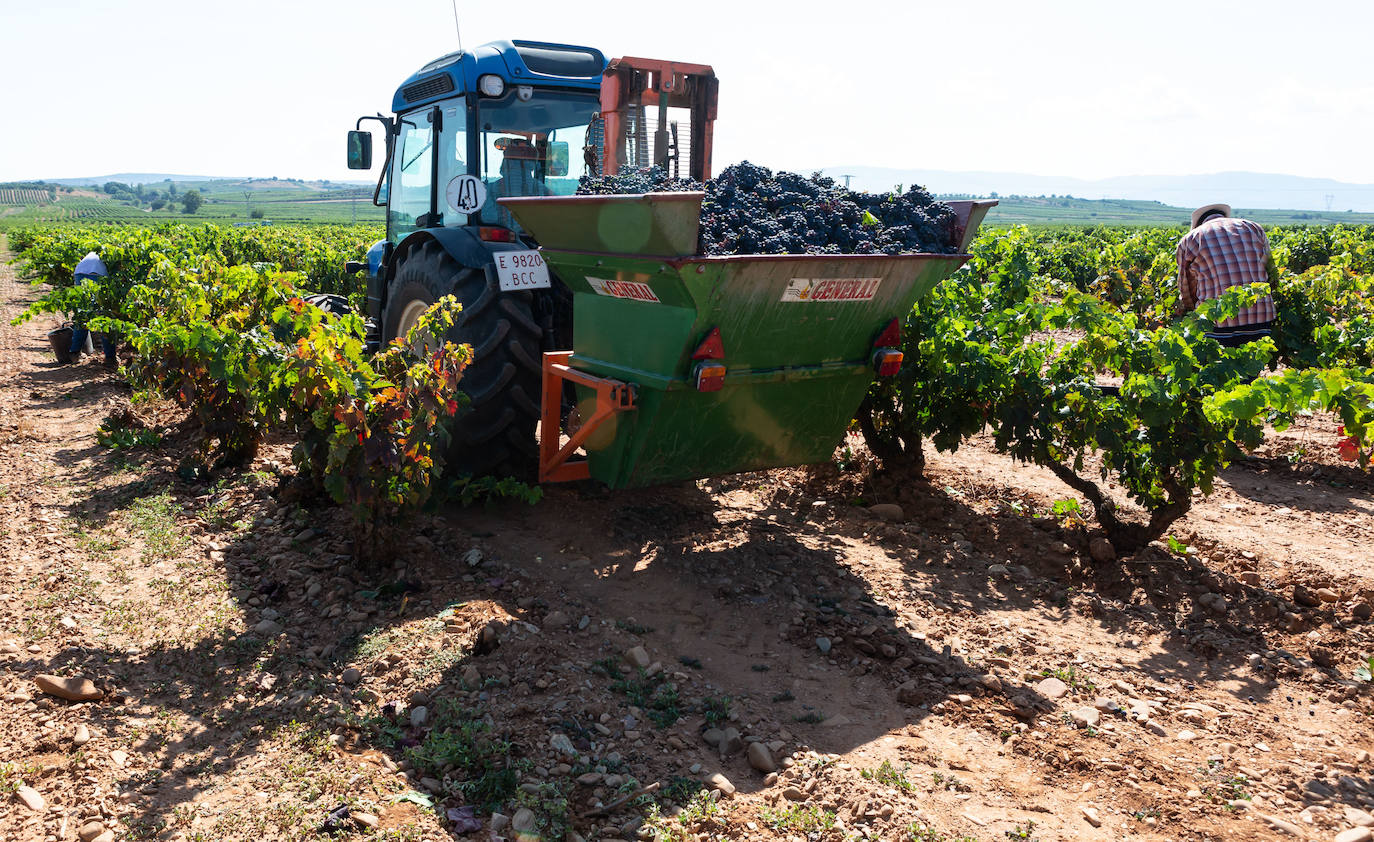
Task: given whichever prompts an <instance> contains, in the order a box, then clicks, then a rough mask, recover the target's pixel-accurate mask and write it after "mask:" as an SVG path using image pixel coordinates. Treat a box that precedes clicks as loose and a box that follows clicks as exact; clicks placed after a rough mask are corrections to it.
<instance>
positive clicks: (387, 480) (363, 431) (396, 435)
mask: <svg viewBox="0 0 1374 842" xmlns="http://www.w3.org/2000/svg"><path fill="white" fill-rule="evenodd" d="M459 309H460V308H459V305H458V303H457V301H456V300H455V299H454V298H453V297H452V296H447V297H445V298H443V299H440V300H439V301H438V302H437V303H436V304H435V305H434V306H433V307H431V308H430V310H429V311H428V312H427V313H426V314H425V315H423V316H422V317H421V318H420V319H419V321H417V323H416V325H415V326H414V327H413V328H412V329H411V331H410V333H409V334H408V335H407V336H406V337H405V338H404V340H403V341H398V342H393V343H392V344H391V345H390V346H388V347H387V348H386V349H385V350H384V351H382V352H381V353H379V354H376V355H374V356H372V357H371V358H370V359H369V358H365V357H364V355H363V343H362V339H363V337H362V330H361V324H360V323H359V320H358V319H357V318H356V317H346V318H344V319H331V318H328V317H326V316H325V314H324V313H323V312H322V311H320V310H318V309H316V308H314V307H311V306H309V305H307V304H305V303H304V302H302V301H300V300H293V301H291V302H289V303H288V304H286V305H283V306H279V307H278V308H277V309H276V310H275V311H274V313H273V316H272V319H273V322H274V323H275V324H276V326H277V327H278V328H280V329H282V330H285V331H287V332H288V333H295V335H297V336H298V337H299V338H298V339H297V340H296V347H295V350H294V352H292V353H290V354H288V355H287V356H286V358H285V359H284V360H283V361H282V362H281V364H280V365H279V366H278V367H277V368H276V370H275V372H274V373H273V375H272V377H271V383H272V386H273V391H275V390H280V391H281V393H283V394H284V395H286V396H287V398H288V404H289V407H290V411H291V417H292V419H293V420H294V421H295V423H296V425H297V428H298V429H299V430H300V432H301V440H300V442H299V443H298V444H297V445H296V446H295V448H294V449H293V450H292V460H293V461H294V462H295V463H296V465H297V467H298V468H299V469H300V471H301V473H302V475H304V476H309V477H312V478H313V479H314V481H315V482H316V483H317V485H318V487H320V488H322V489H323V490H325V491H326V492H327V493H328V494H329V496H330V497H331V498H333V499H334V501H335V502H337V503H340V504H343V505H346V506H348V507H349V509H350V511H352V513H353V515H354V524H355V528H356V533H357V534H356V536H355V541H354V551H355V553H357V554H359V555H360V556H365V557H372V556H373V555H374V554H375V552H376V550H377V548H378V543H379V541H380V539H381V537H382V536H383V535H384V534H385V527H387V526H389V525H393V524H395V523H396V522H397V521H398V520H399V518H400V516H401V514H402V513H403V512H405V511H407V510H411V509H415V508H418V507H420V506H422V505H424V504H425V503H426V502H427V501H428V500H429V499H430V497H431V496H432V495H433V493H434V490H435V480H436V479H437V478H438V476H439V475H440V473H441V472H442V469H443V464H444V456H443V454H444V452H445V450H446V448H447V445H448V441H449V433H448V429H447V428H446V427H445V426H444V422H445V421H446V420H447V419H448V418H451V417H452V416H453V415H454V414H455V413H456V412H457V411H458V409H459V405H460V403H459V399H460V398H462V394H461V393H460V392H459V391H458V381H459V379H460V378H461V377H462V372H463V369H464V367H466V365H467V363H468V359H469V355H470V353H471V349H470V348H468V347H467V346H455V345H453V344H452V343H449V342H444V343H442V344H438V343H434V341H433V339H432V337H433V336H435V335H443V334H444V333H446V332H447V331H448V329H449V328H450V327H452V325H453V320H454V318H455V317H456V315H457V313H458V311H459ZM302 328H303V329H302ZM379 527H381V528H379Z"/></svg>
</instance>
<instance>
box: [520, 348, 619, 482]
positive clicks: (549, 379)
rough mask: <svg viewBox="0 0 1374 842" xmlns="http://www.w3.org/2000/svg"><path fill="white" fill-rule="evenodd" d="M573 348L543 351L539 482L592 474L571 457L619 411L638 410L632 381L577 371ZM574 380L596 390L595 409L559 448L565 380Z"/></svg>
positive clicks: (583, 461)
mask: <svg viewBox="0 0 1374 842" xmlns="http://www.w3.org/2000/svg"><path fill="white" fill-rule="evenodd" d="M571 356H572V352H571V351H546V352H545V353H544V384H543V396H542V397H543V401H542V405H541V420H540V426H539V481H540V482H572V481H574V480H579V479H588V478H590V477H591V469H590V468H589V467H588V465H587V462H586V460H581V461H577V462H569V461H568V459H569V457H571V456H572V455H573V453H574V452H576V451H577V449H578V448H579V447H581V446H582V445H583V444H585V443H586V442H587V439H589V438H591V435H592V433H594V432H595V431H596V428H597V427H600V426H601V425H602V424H603V423H605V421H606V419H608V418H610V417H611V416H612V415H615V414H616V413H618V412H629V411H631V410H633V409H635V387H634V385H633V384H630V383H624V382H621V381H619V380H612V379H611V378H609V377H596V376H595V375H591V374H588V373H586V372H585V371H578V370H577V369H575V368H572V367H571V366H569V365H568V358H569V357H571ZM565 380H567V381H571V382H573V383H577V384H579V385H582V386H587V387H589V388H592V389H595V390H596V408H595V410H593V412H592V415H591V417H590V418H588V419H586V420H585V421H583V422H582V426H580V427H578V428H577V429H576V430H574V431H573V433H572V435H570V436H569V437H568V443H567V444H565V445H563V446H562V447H559V446H558V444H559V441H560V440H561V439H562V437H563V424H562V422H561V421H560V420H559V415H560V414H561V413H560V410H561V409H562V403H563V381H565Z"/></svg>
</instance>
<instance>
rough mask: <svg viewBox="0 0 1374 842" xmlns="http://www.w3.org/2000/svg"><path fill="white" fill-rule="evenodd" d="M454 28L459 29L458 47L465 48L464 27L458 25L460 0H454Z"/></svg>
mask: <svg viewBox="0 0 1374 842" xmlns="http://www.w3.org/2000/svg"><path fill="white" fill-rule="evenodd" d="M453 28H454V29H455V30H457V31H458V49H460V50H461V49H463V28H462V27H461V26H459V25H458V0H453Z"/></svg>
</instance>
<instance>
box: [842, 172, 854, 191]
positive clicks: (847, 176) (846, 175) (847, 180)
mask: <svg viewBox="0 0 1374 842" xmlns="http://www.w3.org/2000/svg"><path fill="white" fill-rule="evenodd" d="M853 177H854V176H852V175H849V174H845V175H842V176H840V178H843V179H844V189H846V190H848V189H849V179H851V178H853Z"/></svg>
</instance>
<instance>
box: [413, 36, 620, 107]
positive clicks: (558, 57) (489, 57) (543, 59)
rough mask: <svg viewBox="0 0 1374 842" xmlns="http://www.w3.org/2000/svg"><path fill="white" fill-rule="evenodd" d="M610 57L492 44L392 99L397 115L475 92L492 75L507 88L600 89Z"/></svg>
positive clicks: (554, 47)
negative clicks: (507, 86) (530, 86)
mask: <svg viewBox="0 0 1374 842" xmlns="http://www.w3.org/2000/svg"><path fill="white" fill-rule="evenodd" d="M605 69H606V57H605V56H604V55H602V54H601V51H600V50H596V49H593V48H591V47H575V46H572V45H569V44H549V43H545V42H543V41H492V42H491V43H489V44H483V45H482V46H480V47H474V48H473V49H471V50H459V51H457V52H455V53H449V54H448V55H446V56H442V57H440V58H437V59H435V60H434V61H431V62H430V63H429V64H426V65H425V66H424V67H422V68H420V69H419V70H418V71H416V72H415V73H414V75H412V76H411V77H410V78H409V79H407V80H406V81H405V82H404V83H403V84H402V85H401V87H399V88H397V89H396V95H395V97H393V98H392V101H391V109H392V110H393V111H398V112H399V111H408V110H410V109H411V108H414V107H415V106H417V105H422V104H424V103H427V102H432V101H434V100H439V99H447V98H449V97H452V96H456V95H458V94H461V93H464V92H466V91H470V90H473V89H475V88H476V87H477V80H478V78H480V77H482V76H485V75H487V74H489V73H492V74H496V75H497V76H500V77H501V78H502V79H504V80H505V82H506V84H507V85H539V86H547V87H559V88H581V89H583V90H590V91H595V90H598V89H599V88H600V87H601V71H603V70H605Z"/></svg>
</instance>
